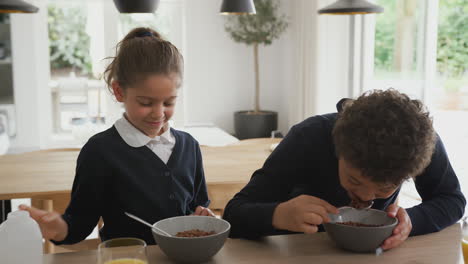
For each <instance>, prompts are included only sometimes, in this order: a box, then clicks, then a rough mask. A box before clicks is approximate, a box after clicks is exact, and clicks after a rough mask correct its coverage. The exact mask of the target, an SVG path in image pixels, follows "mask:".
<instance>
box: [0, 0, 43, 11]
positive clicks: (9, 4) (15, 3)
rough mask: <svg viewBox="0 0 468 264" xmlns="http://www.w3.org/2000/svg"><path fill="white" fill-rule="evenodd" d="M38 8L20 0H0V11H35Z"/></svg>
mask: <svg viewBox="0 0 468 264" xmlns="http://www.w3.org/2000/svg"><path fill="white" fill-rule="evenodd" d="M37 11H39V8H37V7H35V6H33V5H31V4H28V3H26V2H24V1H22V0H0V13H36V12H37Z"/></svg>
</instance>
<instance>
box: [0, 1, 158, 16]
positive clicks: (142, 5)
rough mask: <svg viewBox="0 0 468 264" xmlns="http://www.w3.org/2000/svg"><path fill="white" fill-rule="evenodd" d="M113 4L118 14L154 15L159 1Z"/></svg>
mask: <svg viewBox="0 0 468 264" xmlns="http://www.w3.org/2000/svg"><path fill="white" fill-rule="evenodd" d="M0 1H1V0H0ZM114 4H115V6H116V7H117V10H119V12H120V13H154V11H156V9H157V8H158V5H159V0H114Z"/></svg>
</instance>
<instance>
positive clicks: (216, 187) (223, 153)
mask: <svg viewBox="0 0 468 264" xmlns="http://www.w3.org/2000/svg"><path fill="white" fill-rule="evenodd" d="M279 141H280V139H275V138H273V139H272V138H260V139H249V140H243V141H239V142H238V143H236V144H233V145H228V146H223V147H208V146H201V150H202V155H203V162H204V169H205V177H206V182H207V186H208V195H209V197H210V199H211V205H210V208H212V209H215V210H218V211H219V212H220V213H222V210H223V209H224V207H225V206H226V204H227V202H228V201H229V200H230V199H231V198H232V197H233V196H234V194H236V193H237V192H238V191H239V190H240V189H241V188H242V187H243V186H244V185H245V184H246V183H247V182H248V181H249V179H250V177H251V175H252V173H253V172H254V171H255V170H256V169H258V168H260V167H261V166H262V165H263V162H264V161H265V159H266V158H267V157H268V156H269V155H270V153H271V151H270V146H271V144H273V143H278V142H279ZM78 153H79V149H59V150H42V151H34V152H29V153H22V154H17V155H4V156H0V200H10V199H19V198H31V203H32V205H33V206H35V207H38V208H41V209H45V210H48V211H52V210H56V211H58V212H60V213H63V212H64V211H65V208H66V207H67V205H68V203H69V201H70V191H71V187H72V184H73V179H74V177H75V167H76V159H77V157H78ZM45 252H53V245H52V243H49V242H47V243H46V244H45Z"/></svg>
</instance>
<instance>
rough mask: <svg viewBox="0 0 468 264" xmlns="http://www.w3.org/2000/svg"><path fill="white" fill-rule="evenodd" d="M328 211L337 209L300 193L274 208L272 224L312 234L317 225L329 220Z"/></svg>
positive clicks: (334, 212) (333, 211)
mask: <svg viewBox="0 0 468 264" xmlns="http://www.w3.org/2000/svg"><path fill="white" fill-rule="evenodd" d="M329 213H332V214H337V213H338V209H337V208H336V207H334V206H333V205H331V204H329V203H328V202H326V201H324V200H322V199H320V198H317V197H314V196H310V195H300V196H298V197H296V198H293V199H291V200H289V201H286V202H284V203H280V204H279V205H278V206H277V207H276V208H275V211H274V212H273V219H272V225H273V227H275V228H276V229H282V230H289V231H293V232H303V233H306V234H313V233H316V232H317V231H318V227H317V226H318V225H320V224H322V223H326V222H329V221H330V218H329V217H328V214H329Z"/></svg>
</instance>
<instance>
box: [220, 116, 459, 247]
mask: <svg viewBox="0 0 468 264" xmlns="http://www.w3.org/2000/svg"><path fill="white" fill-rule="evenodd" d="M336 118H337V114H327V115H318V116H314V117H311V118H308V119H307V120H305V121H303V122H301V123H299V124H297V125H296V126H294V127H293V128H292V129H291V130H290V132H289V133H288V135H287V136H286V137H285V138H284V139H283V140H282V142H281V143H280V144H279V145H278V147H277V148H276V149H275V151H273V153H272V154H271V155H270V156H269V157H268V159H267V160H266V161H265V164H264V165H263V167H262V168H261V169H259V170H257V171H255V172H254V174H253V176H252V178H251V180H250V182H249V183H248V184H247V185H246V186H245V187H244V188H243V189H242V190H241V191H240V192H239V193H238V194H236V195H235V196H234V198H233V199H232V200H231V201H230V202H229V203H228V205H227V206H226V209H225V211H224V216H223V217H224V218H225V219H226V220H228V221H229V222H230V223H231V227H232V229H231V236H232V237H245V238H256V237H259V236H265V235H273V234H284V233H288V232H285V231H282V230H276V229H274V228H273V226H272V217H273V212H274V210H275V208H276V206H277V205H278V204H279V203H281V202H284V201H287V200H289V199H291V198H294V197H297V196H299V195H301V194H307V195H312V196H316V197H318V198H321V199H323V200H325V201H328V202H329V203H330V204H332V205H334V206H336V207H340V206H345V205H349V203H350V198H349V197H348V195H347V192H346V190H345V189H343V188H342V187H341V185H340V182H339V177H338V159H337V157H336V154H335V148H334V145H333V139H332V129H333V126H334V124H335V121H336ZM415 184H416V189H417V191H418V192H419V194H420V196H421V198H422V203H421V204H419V205H417V206H415V207H413V208H409V209H407V212H408V214H409V216H410V218H411V221H412V225H413V229H412V231H411V235H420V234H426V233H431V232H435V231H438V230H441V229H443V228H445V227H447V226H449V225H451V224H453V223H455V222H456V221H457V220H458V219H460V218H461V217H462V216H463V213H464V210H465V204H466V201H465V198H464V196H463V194H462V193H461V191H460V184H459V182H458V179H457V177H456V175H455V173H454V171H453V169H452V167H451V165H450V162H449V160H448V158H447V154H446V152H445V149H444V146H443V144H442V142H441V140H440V138H437V143H436V148H435V152H434V154H433V156H432V161H431V163H430V164H429V166H428V167H427V168H426V169H425V171H424V172H423V173H422V174H421V175H418V176H417V177H416V180H415ZM398 192H399V189H398V190H397V191H396V192H395V193H394V194H393V195H392V196H391V197H389V198H387V199H377V200H375V201H374V205H373V206H372V207H373V208H375V209H380V210H385V209H386V208H387V207H388V206H389V205H390V204H391V203H394V201H395V199H396V197H397V196H398ZM319 230H321V231H323V228H322V227H321V226H320V227H319Z"/></svg>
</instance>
